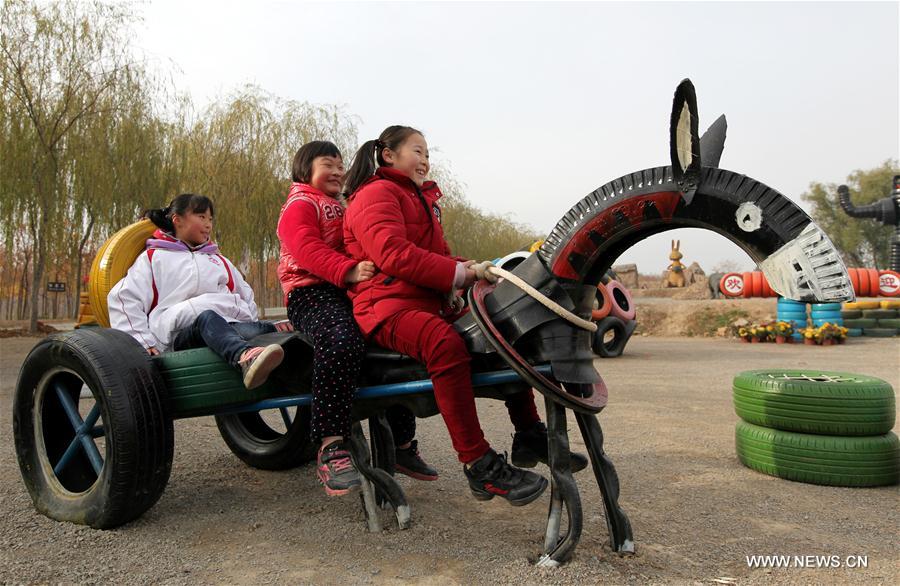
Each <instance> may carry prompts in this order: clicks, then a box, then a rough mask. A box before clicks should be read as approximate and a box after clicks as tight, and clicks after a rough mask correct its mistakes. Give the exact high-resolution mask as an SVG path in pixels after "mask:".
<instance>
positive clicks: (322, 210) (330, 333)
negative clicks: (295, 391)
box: [278, 141, 437, 496]
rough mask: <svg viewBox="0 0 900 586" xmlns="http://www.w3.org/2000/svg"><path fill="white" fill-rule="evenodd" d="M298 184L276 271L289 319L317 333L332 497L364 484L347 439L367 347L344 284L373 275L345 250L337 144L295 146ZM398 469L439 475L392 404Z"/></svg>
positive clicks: (315, 417) (322, 471)
mask: <svg viewBox="0 0 900 586" xmlns="http://www.w3.org/2000/svg"><path fill="white" fill-rule="evenodd" d="M291 175H292V178H293V181H294V182H293V184H292V185H291V190H290V192H289V193H288V197H287V201H286V202H285V204H284V206H283V207H282V208H281V216H280V217H279V219H278V238H279V239H280V240H281V260H280V262H279V265H278V276H279V278H280V279H281V286H282V289H283V290H284V295H285V302H286V304H287V310H288V318H289V319H290V320H291V323H292V324H293V325H294V327H295V328H296V329H297V330H300V331H302V332H305V333H306V334H307V335H309V336H310V337H311V338H312V339H313V343H314V347H315V349H314V357H313V379H312V393H313V406H312V426H311V427H312V430H311V434H312V437H313V439H314V440H315V441H319V440H320V441H321V444H320V447H319V453H318V458H317V465H316V475H317V476H318V478H319V481H320V482H321V483H322V485H323V486H324V487H325V493H326V494H328V495H329V496H334V495H342V494H346V493H348V492H349V491H350V490H352V489H354V488H356V487H358V486H359V485H360V478H359V473H358V471H357V470H356V469H355V468H354V466H353V462H352V461H351V459H350V454H349V452H348V451H347V447H346V445H345V442H344V439H345V438H347V437H348V436H349V434H350V425H351V420H350V410H351V403H352V400H353V396H354V394H355V393H356V383H357V380H358V378H359V371H360V367H361V365H362V361H363V358H364V357H365V353H366V345H365V341H364V340H363V337H362V334H360V331H359V328H358V327H357V325H356V320H354V318H353V309H352V306H351V305H350V301H349V299H348V298H347V294H346V293H345V292H344V289H346V287H348V286H350V285H352V284H354V283H363V282H365V281H368V280H369V279H371V278H372V276H373V275H374V274H375V267H374V265H373V264H372V262H371V261H369V260H362V261H357V260H354V259H352V258H350V257H349V256H347V255H346V254H344V235H343V221H344V207H343V205H342V202H341V200H340V199H338V198H339V196H340V191H341V186H342V184H343V180H344V163H343V159H342V157H341V152H340V151H339V150H338V148H337V146H335V145H334V144H332V143H330V142H325V141H313V142H310V143H307V144H305V145H303V146H302V147H301V148H300V150H298V151H297V154H296V156H295V157H294V162H293V165H292V172H291ZM387 417H388V421H389V423H390V424H391V429H392V431H393V434H394V441H395V442H396V445H397V450H396V469H397V471H398V472H402V473H404V474H407V475H409V476H412V477H414V478H418V479H420V480H436V479H437V472H436V471H435V470H434V469H432V468H431V467H430V466H428V464H426V463H425V462H424V461H423V460H422V459H421V457H420V456H419V453H418V449H417V442H416V441H415V440H413V439H412V438H413V437H414V435H415V429H416V427H415V417H414V416H413V414H412V413H411V412H410V411H409V410H407V409H405V408H396V407H395V408H391V409H389V410H388V412H387Z"/></svg>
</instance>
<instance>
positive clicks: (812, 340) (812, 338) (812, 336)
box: [803, 328, 818, 346]
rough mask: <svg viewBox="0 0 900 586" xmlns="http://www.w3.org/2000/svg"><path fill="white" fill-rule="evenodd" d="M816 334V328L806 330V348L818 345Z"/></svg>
mask: <svg viewBox="0 0 900 586" xmlns="http://www.w3.org/2000/svg"><path fill="white" fill-rule="evenodd" d="M816 334H817V332H816V328H804V330H803V344H804V345H806V346H815V345H816V344H817V343H818V342H817V341H816Z"/></svg>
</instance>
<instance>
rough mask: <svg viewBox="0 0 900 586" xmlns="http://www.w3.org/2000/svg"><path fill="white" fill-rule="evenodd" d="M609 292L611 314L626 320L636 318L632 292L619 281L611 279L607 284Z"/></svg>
mask: <svg viewBox="0 0 900 586" xmlns="http://www.w3.org/2000/svg"><path fill="white" fill-rule="evenodd" d="M606 289H607V291H608V292H609V297H610V300H611V301H612V306H611V307H610V309H609V315H611V316H613V317H617V318H619V319H620V320H622V321H624V322H629V321H631V320H633V319H634V316H635V310H634V299H632V298H631V292H630V291H629V290H628V289H626V288H625V287H623V286H622V284H621V283H619V282H618V281H610V282H609V283H607V284H606Z"/></svg>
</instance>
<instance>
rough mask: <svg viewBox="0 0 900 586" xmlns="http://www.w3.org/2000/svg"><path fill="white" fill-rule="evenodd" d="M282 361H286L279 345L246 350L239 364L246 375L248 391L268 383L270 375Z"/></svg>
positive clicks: (245, 383)
mask: <svg viewBox="0 0 900 586" xmlns="http://www.w3.org/2000/svg"><path fill="white" fill-rule="evenodd" d="M282 360H284V349H283V348H282V347H281V346H279V345H278V344H270V345H268V346H265V347H262V346H257V347H254V348H250V349H248V350H245V351H244V353H243V354H241V359H240V361H239V362H238V366H240V367H241V372H243V373H244V386H245V387H247V388H248V389H255V388H256V387H258V386H260V385H261V384H263V383H264V382H266V379H267V378H269V373H271V372H272V371H273V370H275V367H277V366H278V365H279V364H281V361H282Z"/></svg>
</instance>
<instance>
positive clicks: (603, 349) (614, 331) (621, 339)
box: [591, 316, 637, 358]
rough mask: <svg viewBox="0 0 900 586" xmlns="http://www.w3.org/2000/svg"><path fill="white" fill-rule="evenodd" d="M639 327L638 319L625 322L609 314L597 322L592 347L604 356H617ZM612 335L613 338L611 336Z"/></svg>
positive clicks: (599, 354)
mask: <svg viewBox="0 0 900 586" xmlns="http://www.w3.org/2000/svg"><path fill="white" fill-rule="evenodd" d="M636 328H637V321H636V320H629V321H627V322H623V321H622V320H621V319H619V318H617V317H613V316H607V317H604V318H603V319H601V320H600V321H598V322H597V331H596V332H594V337H593V342H592V343H591V347H592V348H593V350H594V353H595V354H597V355H598V356H601V357H603V358H616V357H618V356H621V355H622V352H624V351H625V345H626V344H627V343H628V340H629V339H631V335H632V334H634V330H635V329H636ZM610 335H611V336H612V337H611V339H610V337H609V336H610Z"/></svg>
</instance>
